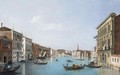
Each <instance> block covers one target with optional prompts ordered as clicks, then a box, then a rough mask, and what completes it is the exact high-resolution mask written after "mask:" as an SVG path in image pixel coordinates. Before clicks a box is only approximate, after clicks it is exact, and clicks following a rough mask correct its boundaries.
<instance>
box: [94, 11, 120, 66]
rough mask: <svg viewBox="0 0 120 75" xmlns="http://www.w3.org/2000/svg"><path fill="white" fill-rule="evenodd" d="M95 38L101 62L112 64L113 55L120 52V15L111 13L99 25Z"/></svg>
mask: <svg viewBox="0 0 120 75" xmlns="http://www.w3.org/2000/svg"><path fill="white" fill-rule="evenodd" d="M95 38H96V41H97V45H96V50H97V54H98V60H99V62H100V63H104V64H105V65H107V66H108V65H110V64H111V62H110V61H111V58H110V57H111V55H113V54H120V15H116V14H115V13H111V14H110V15H109V16H108V17H107V18H106V19H105V20H104V21H103V22H102V23H101V24H100V25H99V26H98V27H97V36H96V37H95Z"/></svg>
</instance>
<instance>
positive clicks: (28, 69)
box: [15, 57, 119, 75]
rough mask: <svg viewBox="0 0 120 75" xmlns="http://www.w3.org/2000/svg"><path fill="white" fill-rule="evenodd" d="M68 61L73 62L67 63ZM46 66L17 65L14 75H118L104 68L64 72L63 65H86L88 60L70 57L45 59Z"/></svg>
mask: <svg viewBox="0 0 120 75" xmlns="http://www.w3.org/2000/svg"><path fill="white" fill-rule="evenodd" d="M56 59H58V61H56ZM67 59H70V60H72V61H73V62H69V63H68V62H67V61H66V60H67ZM47 61H48V64H46V65H38V64H34V63H33V62H32V61H30V62H28V63H19V64H20V65H21V67H20V69H19V70H18V71H17V72H16V74H15V75H119V71H118V70H113V69H109V68H105V67H101V68H88V67H85V68H84V69H80V70H70V71H69V70H67V71H66V70H64V68H63V65H66V64H67V63H68V65H72V64H73V63H74V64H88V63H89V61H88V60H84V61H83V60H76V59H74V58H71V57H58V58H50V59H47Z"/></svg>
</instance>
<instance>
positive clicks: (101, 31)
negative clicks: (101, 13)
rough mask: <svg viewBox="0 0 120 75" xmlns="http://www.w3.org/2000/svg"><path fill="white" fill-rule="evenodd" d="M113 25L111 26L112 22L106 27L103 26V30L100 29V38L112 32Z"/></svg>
mask: <svg viewBox="0 0 120 75" xmlns="http://www.w3.org/2000/svg"><path fill="white" fill-rule="evenodd" d="M111 26H112V25H111V24H110V22H108V23H107V24H106V25H105V26H103V27H102V28H100V29H99V30H98V36H102V35H104V34H106V33H107V32H109V31H111V30H112V27H111Z"/></svg>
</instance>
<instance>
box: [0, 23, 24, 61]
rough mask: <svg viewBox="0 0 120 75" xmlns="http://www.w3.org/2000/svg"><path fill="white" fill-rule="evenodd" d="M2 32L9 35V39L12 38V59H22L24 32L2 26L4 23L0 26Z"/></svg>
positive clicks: (0, 32)
mask: <svg viewBox="0 0 120 75" xmlns="http://www.w3.org/2000/svg"><path fill="white" fill-rule="evenodd" d="M0 34H1V35H5V36H7V37H8V39H10V40H12V61H13V62H17V61H20V58H21V56H20V55H21V52H22V37H23V34H22V33H20V32H17V31H15V30H13V29H10V28H8V27H5V26H2V24H1V28H0Z"/></svg>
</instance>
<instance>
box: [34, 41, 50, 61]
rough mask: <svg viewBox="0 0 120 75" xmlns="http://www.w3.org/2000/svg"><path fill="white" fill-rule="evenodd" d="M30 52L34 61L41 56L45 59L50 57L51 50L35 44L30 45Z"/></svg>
mask: <svg viewBox="0 0 120 75" xmlns="http://www.w3.org/2000/svg"><path fill="white" fill-rule="evenodd" d="M32 52H33V58H34V59H36V58H38V57H42V56H45V57H50V56H51V48H47V47H44V46H41V45H39V44H35V43H32Z"/></svg>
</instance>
